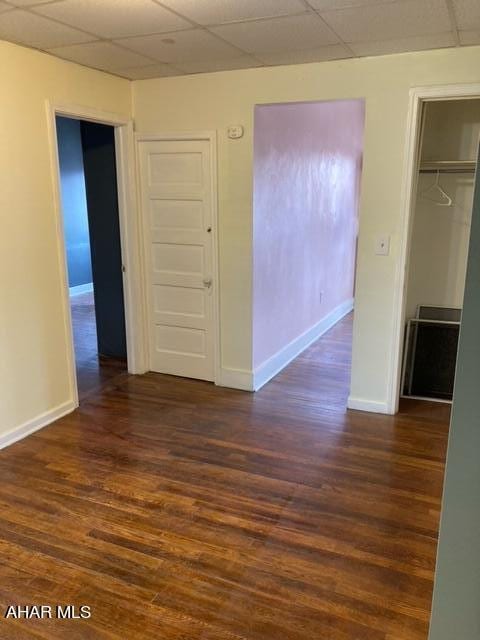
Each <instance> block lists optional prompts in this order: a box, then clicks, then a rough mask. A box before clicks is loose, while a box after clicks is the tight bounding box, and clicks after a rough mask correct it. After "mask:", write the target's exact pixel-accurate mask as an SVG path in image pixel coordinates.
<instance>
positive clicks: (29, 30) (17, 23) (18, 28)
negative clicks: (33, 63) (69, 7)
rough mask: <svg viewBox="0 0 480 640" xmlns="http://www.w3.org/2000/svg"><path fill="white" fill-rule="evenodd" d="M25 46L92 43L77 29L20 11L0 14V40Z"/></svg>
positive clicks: (15, 10) (44, 46) (47, 46)
mask: <svg viewBox="0 0 480 640" xmlns="http://www.w3.org/2000/svg"><path fill="white" fill-rule="evenodd" d="M1 38H3V39H4V40H12V41H13V42H19V43H22V44H27V45H29V46H30V47H37V48H39V49H48V48H50V47H60V46H63V45H67V44H74V43H75V44H76V43H79V42H89V41H92V40H93V38H92V36H89V35H87V34H85V33H82V32H81V31H77V29H72V28H71V27H67V26H65V25H63V24H58V23H57V22H52V20H47V18H42V17H41V16H37V15H34V14H33V13H30V12H28V11H23V10H22V9H14V10H13V11H7V12H5V13H2V14H0V39H1Z"/></svg>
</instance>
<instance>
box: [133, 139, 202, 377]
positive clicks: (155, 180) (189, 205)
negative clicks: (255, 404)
mask: <svg viewBox="0 0 480 640" xmlns="http://www.w3.org/2000/svg"><path fill="white" fill-rule="evenodd" d="M139 162H140V180H141V196H142V209H143V218H144V226H145V247H146V256H147V271H148V273H147V277H148V302H149V336H150V368H151V369H152V370H153V371H158V372H160V373H169V374H173V375H179V376H186V377H190V378H200V379H203V380H213V379H214V341H213V331H214V327H213V295H212V287H213V286H214V285H213V255H212V234H211V228H212V202H211V197H212V196H211V194H212V175H211V168H210V143H209V142H208V141H203V140H202V141H199V140H169V141H165V140H158V141H147V142H140V143H139Z"/></svg>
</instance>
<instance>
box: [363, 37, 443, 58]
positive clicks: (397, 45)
mask: <svg viewBox="0 0 480 640" xmlns="http://www.w3.org/2000/svg"><path fill="white" fill-rule="evenodd" d="M453 46H455V41H454V39H453V35H452V34H451V33H450V32H449V33H438V34H437V33H435V34H430V35H427V36H412V37H411V38H395V39H394V40H382V41H379V42H357V43H355V44H351V45H350V47H351V48H352V50H353V51H354V53H355V54H356V55H357V56H381V55H387V54H390V53H404V52H406V51H423V50H426V49H442V48H443V47H453Z"/></svg>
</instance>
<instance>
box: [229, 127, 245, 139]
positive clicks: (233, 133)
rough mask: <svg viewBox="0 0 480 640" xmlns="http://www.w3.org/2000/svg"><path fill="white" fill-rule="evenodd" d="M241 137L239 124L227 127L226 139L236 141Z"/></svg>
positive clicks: (241, 130)
mask: <svg viewBox="0 0 480 640" xmlns="http://www.w3.org/2000/svg"><path fill="white" fill-rule="evenodd" d="M242 136H243V127H242V125H241V124H234V125H232V126H231V127H228V137H229V138H230V139H231V140H237V139H238V138H241V137H242Z"/></svg>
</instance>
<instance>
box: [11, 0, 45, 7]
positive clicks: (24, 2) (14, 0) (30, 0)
mask: <svg viewBox="0 0 480 640" xmlns="http://www.w3.org/2000/svg"><path fill="white" fill-rule="evenodd" d="M8 2H9V3H10V4H14V5H15V6H16V7H33V6H35V5H36V4H43V3H44V2H51V0H8Z"/></svg>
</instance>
